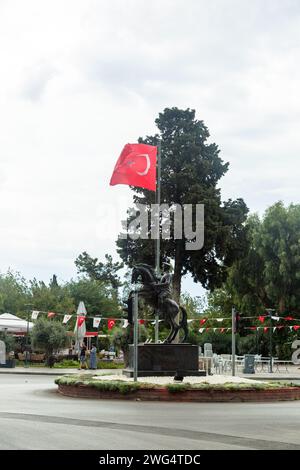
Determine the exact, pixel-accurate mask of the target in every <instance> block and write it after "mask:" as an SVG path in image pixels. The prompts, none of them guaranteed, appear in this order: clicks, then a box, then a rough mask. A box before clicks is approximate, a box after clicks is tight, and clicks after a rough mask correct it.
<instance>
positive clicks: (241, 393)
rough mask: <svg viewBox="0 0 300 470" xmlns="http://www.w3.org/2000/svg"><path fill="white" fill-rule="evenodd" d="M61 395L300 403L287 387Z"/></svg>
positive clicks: (85, 390)
mask: <svg viewBox="0 0 300 470" xmlns="http://www.w3.org/2000/svg"><path fill="white" fill-rule="evenodd" d="M58 393H60V394H62V395H64V396H68V397H72V398H96V399H107V400H115V399H117V400H141V401H143V400H145V401H177V402H178V401H179V402H199V403H201V402H202V403H208V402H210V403H213V402H227V403H228V402H229V403H232V402H237V403H240V402H269V401H292V400H300V387H284V388H281V389H276V390H250V389H244V390H236V391H232V390H213V389H212V390H186V391H182V392H169V390H168V389H167V388H164V387H162V388H156V389H148V388H145V389H142V388H141V389H139V390H135V391H133V392H130V393H128V394H126V395H124V394H121V393H119V392H117V391H103V390H97V389H96V388H94V387H89V386H88V385H78V386H74V385H58Z"/></svg>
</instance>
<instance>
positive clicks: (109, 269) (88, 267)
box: [75, 251, 124, 289]
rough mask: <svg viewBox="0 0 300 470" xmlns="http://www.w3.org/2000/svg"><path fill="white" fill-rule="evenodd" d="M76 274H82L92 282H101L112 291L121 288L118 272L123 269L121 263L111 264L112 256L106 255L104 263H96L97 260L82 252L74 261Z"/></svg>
mask: <svg viewBox="0 0 300 470" xmlns="http://www.w3.org/2000/svg"><path fill="white" fill-rule="evenodd" d="M75 265H76V267H77V270H78V273H83V274H86V275H87V276H88V278H89V279H91V280H93V281H102V282H105V283H108V284H110V285H111V286H112V287H113V288H114V289H118V288H119V287H121V286H122V282H121V281H120V278H119V276H118V274H117V273H118V271H119V270H120V269H122V268H123V267H124V265H123V263H119V262H113V258H112V256H110V255H108V254H106V255H105V262H104V263H103V262H102V261H98V258H92V257H91V256H90V255H89V254H88V253H87V252H86V251H84V252H83V253H82V254H81V255H79V256H78V258H77V259H76V260H75Z"/></svg>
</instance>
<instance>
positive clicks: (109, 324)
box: [107, 319, 116, 330]
mask: <svg viewBox="0 0 300 470" xmlns="http://www.w3.org/2000/svg"><path fill="white" fill-rule="evenodd" d="M115 323H116V322H115V320H112V319H109V320H107V327H108V329H109V330H112V329H113V327H114V326H115Z"/></svg>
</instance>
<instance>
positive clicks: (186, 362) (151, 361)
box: [123, 343, 206, 377]
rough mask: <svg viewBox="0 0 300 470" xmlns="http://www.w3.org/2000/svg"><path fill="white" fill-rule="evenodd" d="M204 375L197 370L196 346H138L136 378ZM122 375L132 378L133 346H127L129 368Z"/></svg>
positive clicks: (201, 371)
mask: <svg viewBox="0 0 300 470" xmlns="http://www.w3.org/2000/svg"><path fill="white" fill-rule="evenodd" d="M176 372H177V373H179V374H180V375H184V376H188V375H206V372H205V370H199V357H198V346H195V345H192V344H187V343H183V344H151V343H147V344H139V345H138V376H139V377H148V376H174V375H175V374H176ZM123 374H124V375H126V376H127V377H132V376H133V345H132V344H131V345H130V346H129V367H128V368H127V369H124V371H123Z"/></svg>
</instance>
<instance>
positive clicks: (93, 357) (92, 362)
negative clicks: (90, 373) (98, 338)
mask: <svg viewBox="0 0 300 470" xmlns="http://www.w3.org/2000/svg"><path fill="white" fill-rule="evenodd" d="M90 369H94V370H95V369H97V348H96V346H95V345H93V346H92V348H91V352H90Z"/></svg>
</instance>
